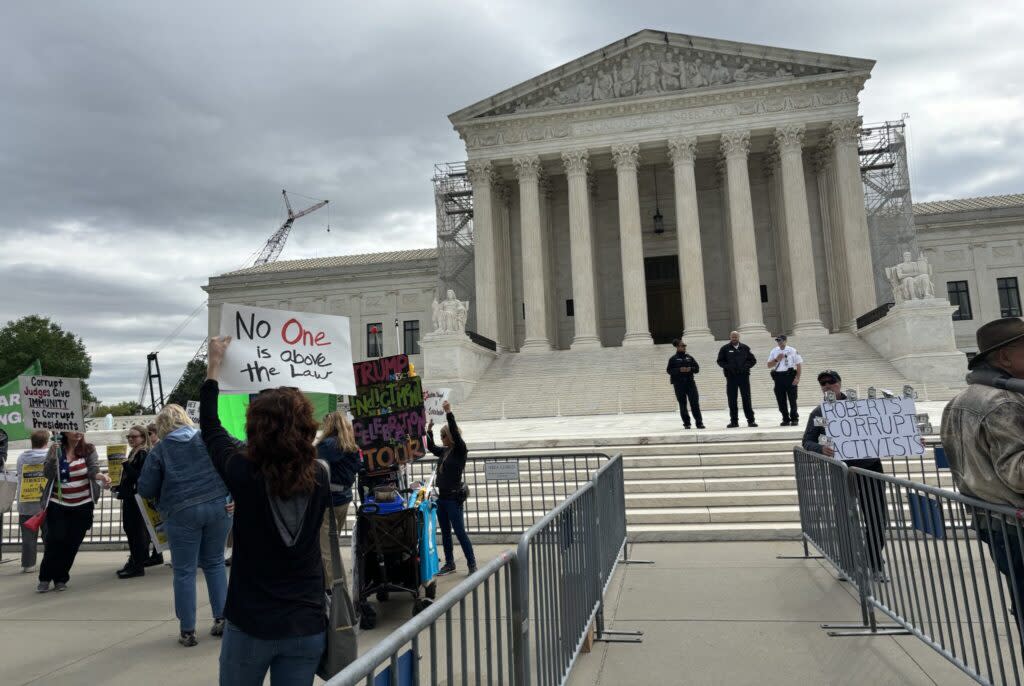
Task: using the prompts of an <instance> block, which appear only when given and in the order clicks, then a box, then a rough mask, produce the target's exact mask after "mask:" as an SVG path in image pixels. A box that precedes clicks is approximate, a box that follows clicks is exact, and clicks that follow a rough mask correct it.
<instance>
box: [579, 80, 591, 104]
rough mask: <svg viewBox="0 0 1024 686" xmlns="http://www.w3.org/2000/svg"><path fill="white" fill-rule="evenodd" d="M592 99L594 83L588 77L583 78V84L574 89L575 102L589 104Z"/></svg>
mask: <svg viewBox="0 0 1024 686" xmlns="http://www.w3.org/2000/svg"><path fill="white" fill-rule="evenodd" d="M593 99H594V82H593V81H592V80H591V79H590V77H589V76H584V77H583V82H582V83H580V84H579V86H577V87H576V101H577V102H590V101H591V100H593Z"/></svg>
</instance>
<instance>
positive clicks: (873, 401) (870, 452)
mask: <svg viewBox="0 0 1024 686" xmlns="http://www.w3.org/2000/svg"><path fill="white" fill-rule="evenodd" d="M821 416H822V420H823V421H824V424H825V435H826V436H828V438H829V440H830V441H831V442H832V449H833V450H835V456H836V458H837V459H840V460H863V459H867V458H873V457H904V456H910V455H923V454H924V445H922V443H921V433H920V431H919V430H918V428H917V421H916V417H915V410H914V400H913V398H866V399H864V400H836V401H835V402H824V403H822V404H821Z"/></svg>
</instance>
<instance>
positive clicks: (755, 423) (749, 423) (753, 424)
mask: <svg viewBox="0 0 1024 686" xmlns="http://www.w3.org/2000/svg"><path fill="white" fill-rule="evenodd" d="M747 426H749V427H751V428H752V429H756V428H757V422H747Z"/></svg>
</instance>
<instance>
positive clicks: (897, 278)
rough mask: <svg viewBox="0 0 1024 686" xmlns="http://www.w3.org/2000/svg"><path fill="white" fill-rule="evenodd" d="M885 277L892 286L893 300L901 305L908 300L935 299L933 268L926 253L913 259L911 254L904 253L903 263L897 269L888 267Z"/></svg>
mask: <svg viewBox="0 0 1024 686" xmlns="http://www.w3.org/2000/svg"><path fill="white" fill-rule="evenodd" d="M885 276H886V278H887V279H888V280H889V284H890V285H891V286H892V295H893V299H894V300H895V301H896V304H897V305H899V304H900V303H902V302H906V301H908V300H924V299H927V298H934V297H935V285H934V283H933V282H932V266H931V265H930V264H928V258H926V257H925V256H924V253H921V255H920V256H919V257H918V258H917V259H916V260H913V259H911V254H910V252H905V253H903V261H902V262H900V263H899V264H897V265H896V266H895V267H886V269H885Z"/></svg>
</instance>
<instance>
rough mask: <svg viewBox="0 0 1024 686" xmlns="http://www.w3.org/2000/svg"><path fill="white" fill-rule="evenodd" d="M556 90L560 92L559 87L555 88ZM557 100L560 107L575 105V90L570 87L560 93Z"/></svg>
mask: <svg viewBox="0 0 1024 686" xmlns="http://www.w3.org/2000/svg"><path fill="white" fill-rule="evenodd" d="M555 90H558V88H557V86H556V87H555ZM556 100H558V104H559V105H571V104H573V103H574V102H576V92H575V89H574V88H572V87H571V86H570V87H568V88H566V89H564V90H562V91H561V92H559V94H558V96H557V98H556Z"/></svg>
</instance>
